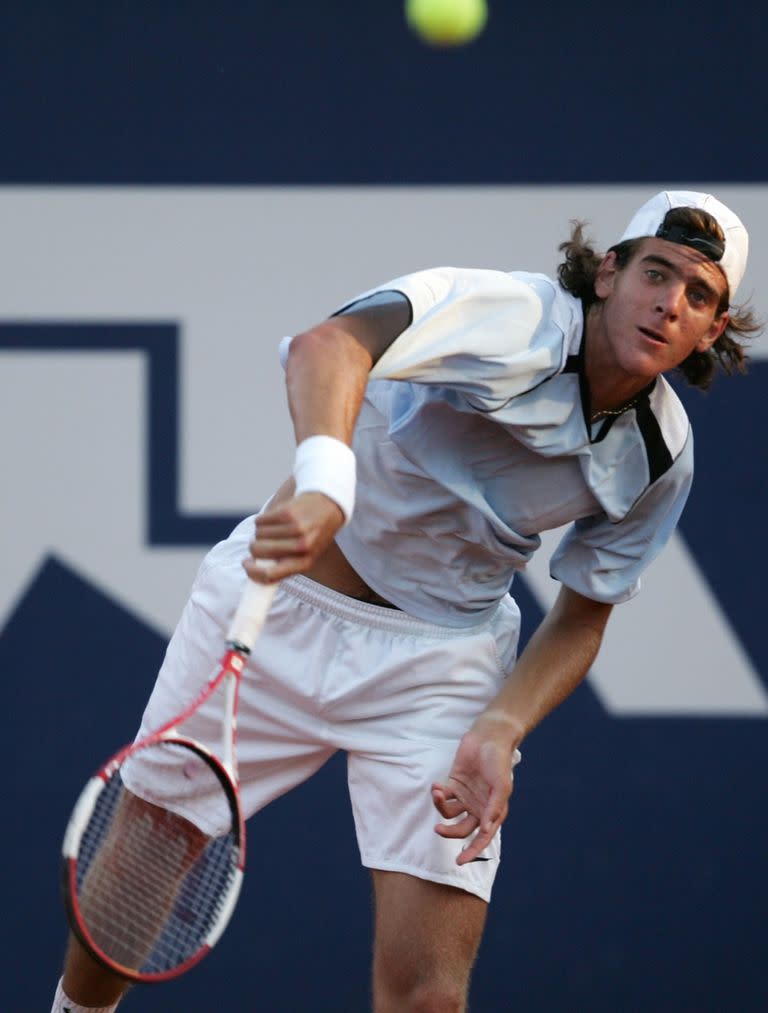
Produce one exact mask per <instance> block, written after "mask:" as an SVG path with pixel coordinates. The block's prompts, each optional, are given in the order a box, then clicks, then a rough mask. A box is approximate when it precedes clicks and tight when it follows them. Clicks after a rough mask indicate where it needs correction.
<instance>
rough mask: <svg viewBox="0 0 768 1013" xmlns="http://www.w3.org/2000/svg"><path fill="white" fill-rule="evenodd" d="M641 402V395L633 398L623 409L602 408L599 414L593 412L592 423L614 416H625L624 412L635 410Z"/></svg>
mask: <svg viewBox="0 0 768 1013" xmlns="http://www.w3.org/2000/svg"><path fill="white" fill-rule="evenodd" d="M639 400H640V395H639V394H638V396H637V397H633V398H632V400H631V401H627V403H626V404H625V405H622V406H621V408H601V410H600V411H599V412H592V416H591V421H592V422H599V421H600V419H605V418H608V417H609V416H613V415H623V414H624V412H628V411H629V409H630V408H634V407H635V405H636V404H637V402H638V401H639Z"/></svg>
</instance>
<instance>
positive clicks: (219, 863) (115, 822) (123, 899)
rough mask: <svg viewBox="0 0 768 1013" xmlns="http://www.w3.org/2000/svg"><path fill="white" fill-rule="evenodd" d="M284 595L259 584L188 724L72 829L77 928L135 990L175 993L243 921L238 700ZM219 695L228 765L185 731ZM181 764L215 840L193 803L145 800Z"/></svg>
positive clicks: (67, 895) (132, 754) (155, 743)
mask: <svg viewBox="0 0 768 1013" xmlns="http://www.w3.org/2000/svg"><path fill="white" fill-rule="evenodd" d="M274 592H275V586H274V585H262V584H256V583H254V582H253V581H250V580H249V581H248V583H247V585H246V588H245V591H244V592H243V595H242V597H241V600H240V602H239V605H238V608H237V610H236V613H235V617H234V619H233V621H232V625H231V626H230V628H229V631H228V633H227V638H226V645H225V650H224V653H223V656H222V658H221V661H220V662H219V665H218V670H217V671H216V674H215V675H214V676H213V677H212V678H211V679H210V681H209V682H208V683H207V685H206V686H205V687H204V689H203V690H202V691H201V692H200V694H199V695H198V696H197V697H196V698H195V700H193V701H192V703H191V704H190V705H189V707H187V709H186V710H184V711H183V712H182V713H181V714H179V715H178V716H177V717H175V718H174V719H173V720H171V721H169V722H168V723H167V724H165V725H163V726H162V727H161V728H159V729H157V730H156V731H154V732H153V733H151V734H150V735H148V736H146V737H145V738H144V739H142V740H140V741H137V742H134V743H131V744H130V745H128V746H125V747H124V748H123V749H121V750H120V751H119V752H117V753H116V754H115V755H114V756H113V757H112V758H111V759H109V760H108V761H107V762H106V763H105V764H104V766H103V767H102V768H101V770H99V771H98V773H96V774H95V775H94V776H93V777H92V778H91V779H90V780H89V781H88V783H87V784H86V785H85V788H84V789H83V791H82V793H81V794H80V797H79V799H78V801H77V803H76V804H75V807H74V810H73V812H72V815H71V817H70V820H69V824H68V826H67V829H66V833H65V835H64V843H63V846H62V866H61V869H62V886H63V893H64V906H65V909H66V912H67V917H68V920H69V923H70V926H71V928H72V931H73V932H74V934H75V936H76V937H77V938H78V940H79V941H80V943H81V944H82V945H83V947H84V948H85V949H86V950H87V952H88V953H90V954H91V956H92V957H94V958H95V959H96V960H97V961H98V962H99V963H101V964H102V965H103V966H105V967H106V968H108V969H109V970H111V971H113V972H115V973H116V974H119V975H121V976H122V977H124V978H127V979H128V980H130V981H137V982H158V981H165V980H167V979H169V978H175V977H177V976H178V975H180V974H183V973H184V972H185V971H187V970H189V968H190V967H192V966H194V965H195V964H196V963H197V962H198V961H199V960H200V959H202V957H204V956H205V954H206V953H208V952H209V951H210V949H211V948H212V947H213V946H214V944H215V943H216V942H217V940H218V939H219V937H220V936H221V934H222V932H223V931H224V929H225V928H226V925H227V923H228V921H229V919H230V917H231V915H232V912H233V911H234V908H235V904H236V902H237V897H238V894H239V892H240V886H241V884H242V878H243V872H244V869H245V821H244V819H243V815H242V811H241V807H240V796H239V789H238V779H237V760H236V756H235V744H236V714H237V697H238V689H239V684H240V678H241V675H242V671H243V668H244V667H245V663H246V660H247V658H248V655H249V654H250V652H251V648H252V647H253V644H254V641H255V640H256V637H257V635H258V633H259V631H260V629H261V627H262V625H263V623H264V620H265V619H266V615H267V611H268V609H269V606H270V604H271V602H272V597H273V595H274ZM216 692H221V695H222V697H223V706H222V744H221V757H220V758H218V757H216V756H215V755H214V754H213V753H212V752H211V750H210V749H209V748H207V747H206V746H205V745H203V744H202V743H200V742H197V741H195V740H194V739H192V738H187V737H185V736H184V735H183V734H182V733H181V732H180V730H179V729H180V726H182V725H183V724H184V722H185V721H186V720H187V719H188V718H189V717H190V716H191V715H192V714H194V712H195V711H196V710H197V709H198V708H199V707H200V706H201V705H202V704H203V703H205V701H206V700H208V699H209V698H210V697H211V696H212V695H213V694H214V693H216ZM169 763H172V764H173V765H174V769H175V770H176V771H181V772H182V783H183V779H184V778H186V777H188V778H189V780H190V782H192V781H194V784H195V790H196V792H199V789H200V788H201V787H202V788H203V789H204V794H205V797H206V801H207V802H208V801H210V802H211V805H210V806H209V805H207V804H206V813H207V814H208V816H207V817H206V819H208V820H210V819H211V818H212V816H211V814H214V815H215V830H214V831H213V832H212V831H211V827H210V826H205V829H202V828H201V827H200V826H198V825H197V823H196V822H193V818H191V817H189V815H186V816H185V815H182V810H183V799H179V800H178V806H179V811H178V812H176V811H174V805H175V804H177V800H176V799H174V800H173V803H169V802H163V804H157V802H156V801H155V802H153V801H151V800H148V799H147V798H145V797H142V794H141V793H140V789H136V785H137V784H140V782H141V779H142V777H145V776H146V773H147V772H148V771H149V772H150V773H151V772H152V770H153V769H159V768H160V767H162V766H164V765H165V766H167V765H168V764H169ZM128 785H130V786H131V787H132V788H134V790H129V787H128ZM200 822H201V823H203V822H204V821H203V820H202V819H201V820H200Z"/></svg>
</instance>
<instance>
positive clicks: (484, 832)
mask: <svg viewBox="0 0 768 1013" xmlns="http://www.w3.org/2000/svg"><path fill="white" fill-rule="evenodd" d="M463 787H464V786H458V787H457V789H456V790H457V791H458V792H460V793H461V789H462V788H463ZM508 799H509V789H508V787H506V786H505V785H504V784H503V783H502V782H499V783H498V784H497V785H495V786H492V787H491V790H490V792H489V795H488V798H487V800H486V803H485V805H483V806H477V808H474V805H473V802H474V800H473V801H472V802H467V803H465V802H464V801H462V800H461V799H460V798H459V797H457V794H456V793H455V792H454V790H453V789H452V788H449V787H446V786H445V785H442V784H438V783H435V784H433V785H432V803H433V805H434V806H435V808H436V809H437V811H438V812H439V813H440V815H441V816H442V817H443V819H444V820H447V821H450V822H445V823H438V824H437V825H436V826H435V828H434V829H435V833H436V834H438V835H439V836H440V837H444V838H446V839H450V840H462V839H464V838H467V837H470V836H471V835H473V834H474V836H473V837H472V840H471V841H470V842H469V843H468V844H467V845H466V847H464V848H463V849H462V850H461V851H460V852H459V855H458V856H457V858H456V864H457V865H466V864H467V863H468V862H472V861H474V860H475V859H476V858H477V857H478V856H479V855H480V854H481V852H483V851H484V850H485V849H486V848H487V847H488V845H489V844H490V843H491V841H492V840H493V838H494V837H495V836H496V834H497V832H498V830H499V828H500V827H501V824H502V823H503V822H504V820H505V819H506V817H507V813H508V811H509V806H508ZM473 808H474V811H475V812H477V811H478V810H480V812H481V815H480V816H479V817H478V816H475V815H473V812H472V810H473Z"/></svg>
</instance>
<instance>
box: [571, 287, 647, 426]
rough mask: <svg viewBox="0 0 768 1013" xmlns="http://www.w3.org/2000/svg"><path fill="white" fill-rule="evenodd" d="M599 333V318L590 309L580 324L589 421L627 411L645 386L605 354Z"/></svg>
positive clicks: (593, 308)
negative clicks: (589, 413)
mask: <svg viewBox="0 0 768 1013" xmlns="http://www.w3.org/2000/svg"><path fill="white" fill-rule="evenodd" d="M602 334H603V328H602V319H601V317H600V314H599V312H598V311H597V307H596V306H592V307H591V308H590V311H589V313H588V314H587V316H586V318H585V321H584V342H585V345H584V373H585V375H586V378H587V385H588V387H589V397H590V411H591V414H592V418H593V420H594V419H595V417H600V416H601V415H613V414H619V413H620V412H622V411H626V410H627V409H628V408H631V407H632V405H633V403H634V401H635V400H636V399H637V397H638V395H640V394H641V393H642V392H643V391H644V390H645V389H646V388H647V386H648V380H647V379H644V378H640V379H638V377H636V376H631V375H629V374H628V373H626V372H625V371H624V370H623V369H622V368H621V367H620V366H619V364H618V363H617V362H616V361H615V360H614V359H613V357H612V356H610V354H608V352H607V349H608V348H609V345H608V343H607V342H604V341H602V340H601V338H602Z"/></svg>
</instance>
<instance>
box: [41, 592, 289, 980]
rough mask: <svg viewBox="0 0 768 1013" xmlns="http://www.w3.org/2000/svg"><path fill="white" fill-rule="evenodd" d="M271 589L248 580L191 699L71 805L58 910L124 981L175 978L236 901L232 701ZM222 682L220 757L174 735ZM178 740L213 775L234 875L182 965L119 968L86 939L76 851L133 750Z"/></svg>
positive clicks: (240, 822)
mask: <svg viewBox="0 0 768 1013" xmlns="http://www.w3.org/2000/svg"><path fill="white" fill-rule="evenodd" d="M275 591H276V585H275V584H256V583H255V582H254V581H251V580H248V582H247V584H246V587H245V589H244V591H243V593H242V596H241V598H240V602H239V604H238V607H237V610H236V612H235V616H234V619H233V620H232V623H231V625H230V627H229V631H228V633H227V636H226V644H227V649H226V651H225V653H224V655H223V656H222V658H221V660H220V662H219V667H218V670H217V672H216V675H214V676H213V677H212V678H211V679H210V680H209V681H208V683H206V685H205V686H204V687H203V689H202V690H201V691H200V693H199V694H198V695H197V696H196V697H195V699H194V700H193V701H192V702H191V703H190V704H189V706H188V707H186V708H185V709H184V710H183V711H182V712H181V713H180V714H178V715H176V716H175V717H174V718H172V719H171V720H170V721H168V722H167V723H166V724H164V725H162V726H161V727H160V728H157V729H156V730H155V731H153V732H152V733H151V734H150V735H147V736H145V737H144V738H143V739H141V740H139V741H137V742H136V741H135V742H131V743H128V744H127V745H126V746H123V748H122V749H119V750H118V751H117V752H116V753H115V754H114V755H113V756H112V757H110V759H109V760H107V762H106V763H105V764H104V765H103V766H102V767H101V768H100V769H99V770H98V771H97V772H96V773H95V774H94V775H93V776H92V777H91V778H90V779H89V780H88V782H87V783H86V785H85V787H84V788H83V790H82V792H81V793H80V796H79V798H78V800H77V802H76V803H75V806H74V808H73V810H72V814H71V816H70V818H69V823H68V824H67V828H66V831H65V834H64V841H63V844H62V864H61V877H62V892H63V895H64V908H65V911H66V914H67V919H68V921H69V925H70V928H71V929H72V931H73V933H74V934H75V936H76V937H77V938H78V939H79V941H80V943H81V944H82V945H83V946H84V947H85V949H86V950H87V951H88V952H89V953H90V954H91V955H92V956H93V957H94V958H95V959H96V960H97V961H99V962H100V963H101V964H103V965H104V966H105V967H107V968H108V969H109V970H111V971H114V972H115V973H116V974H118V975H120V976H121V977H123V978H126V979H128V980H130V981H135V982H161V981H167V980H170V979H172V978H177V977H179V975H182V974H184V973H185V972H186V971H188V970H189V969H190V968H191V967H194V966H195V964H197V963H198V962H199V961H200V960H202V958H203V957H204V956H206V954H207V953H209V952H210V951H211V949H212V948H213V947H214V946H215V945H216V943H217V942H218V940H219V938H220V937H221V935H222V933H223V931H224V929H225V928H226V927H227V924H228V922H229V920H230V918H231V916H232V913H233V911H234V909H235V905H236V904H237V900H238V897H239V894H240V889H241V886H242V881H243V875H244V873H245V820H244V819H243V813H242V808H241V805H240V790H239V787H238V778H237V758H236V746H237V699H238V692H239V687H240V679H241V677H242V674H243V670H244V668H245V665H246V662H247V660H248V657H249V655H250V653H251V650H252V648H253V645H254V643H255V641H256V638H257V636H258V634H259V632H260V631H261V628H262V626H263V625H264V622H265V620H266V617H267V612H268V611H269V607H270V605H271V604H272V599H273V597H274V594H275ZM225 682H226V685H225V703H224V715H225V720H224V722H223V725H224V734H223V741H222V758H221V759H220V758H219V757H218V756H216V754H215V753H214V752H213V751H212V750H211V749H209V748H208V746H205V745H204V744H203V743H201V742H198V741H196V740H195V739H190V738H187V737H186V736H183V735H180V734H179V732H178V729H179V728H180V726H181V725H183V724H184V722H185V721H187V720H188V718H190V717H191V716H192V714H194V713H195V711H196V710H197V709H198V708H199V707H201V706H202V704H204V703H205V701H206V700H208V698H209V697H210V696H212V695H213V693H215V692H216V691H217V690H218V689H219V688H220V687H221V686H222V684H224V683H225ZM161 742H163V743H169V744H174V743H175V744H178V745H181V746H185V747H186V748H187V749H190V750H192V752H194V753H197V754H198V756H200V757H201V759H203V760H205V762H206V763H207V764H208V765H209V767H210V768H211V770H212V771H213V773H214V774H215V775H216V777H217V778H218V780H219V782H220V784H221V786H222V788H223V790H224V792H225V794H226V795H227V799H228V801H229V804H230V809H231V811H232V817H233V829H234V830H235V835H236V840H237V844H238V864H237V874H236V877H235V880H234V881H233V884H232V887H231V888H230V891H229V893H228V895H227V901H226V904H225V905H224V907H223V908H222V910H221V911H220V912H219V915H218V917H217V918H216V921H215V923H214V924H213V925H212V926H211V928H210V929H209V931H208V934H207V936H206V938H205V941H204V943H203V945H202V946H201V947H200V949H199V950H198V951H197V952H195V953H194V954H193V955H192V956H191V957H190V958H189V959H188V960H186V961H185V962H184V963H182V964H179V965H178V966H177V967H174V968H172V969H170V970H167V971H159V972H153V973H141V972H136V971H133V970H131V969H130V968H127V967H124V966H123V965H121V964H119V963H117V962H116V961H114V960H112V959H111V958H110V957H109V956H108V955H107V954H105V953H103V952H102V950H101V949H100V947H99V946H98V945H97V944H96V942H95V941H94V939H93V938H92V936H91V934H90V932H89V931H88V928H87V926H86V925H85V922H84V920H83V917H82V914H81V911H80V907H79V903H78V897H77V855H78V851H79V848H80V841H81V838H82V835H83V833H84V831H85V828H86V827H87V825H88V821H89V818H90V814H91V813H92V812H93V809H94V807H95V805H96V801H97V799H98V797H99V795H100V794H101V792H102V791H103V790H104V788H105V787H106V786H107V784H108V783H109V782H110V780H111V779H112V777H113V776H114V775H115V773H116V772H117V770H118V769H119V768H120V767H121V766H122V765H123V763H125V761H126V760H127V759H128V758H129V757H130V756H132V755H133V754H135V753H138V752H141V750H143V749H146V748H148V747H150V746H154V745H157V744H159V743H161Z"/></svg>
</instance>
